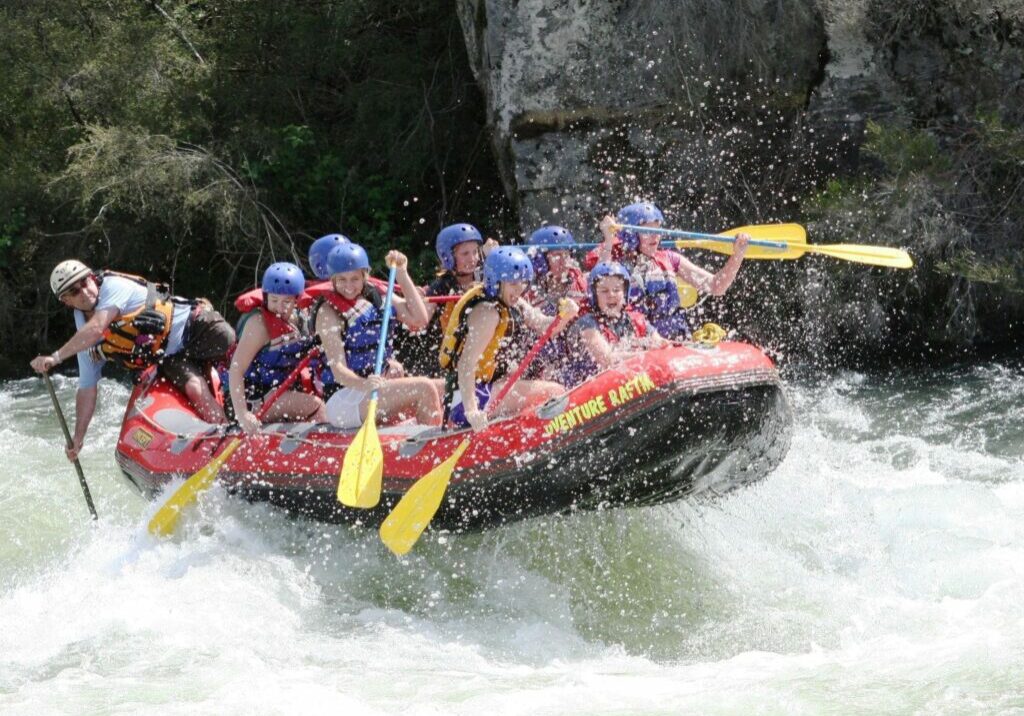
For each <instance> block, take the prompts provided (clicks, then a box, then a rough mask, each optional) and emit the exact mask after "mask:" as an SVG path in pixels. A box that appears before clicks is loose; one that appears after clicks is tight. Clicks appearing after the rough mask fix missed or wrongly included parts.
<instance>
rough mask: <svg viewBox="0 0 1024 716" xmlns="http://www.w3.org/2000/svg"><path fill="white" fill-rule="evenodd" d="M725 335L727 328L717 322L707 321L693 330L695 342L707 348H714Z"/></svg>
mask: <svg viewBox="0 0 1024 716" xmlns="http://www.w3.org/2000/svg"><path fill="white" fill-rule="evenodd" d="M725 337H726V332H725V329H724V328H722V327H721V326H720V325H718V324H717V323H705V324H704V325H703V326H701V327H700V328H698V329H697V330H696V331H694V332H693V342H694V343H699V344H700V345H702V346H704V347H706V348H714V347H715V346H717V345H718V344H719V342H720V341H722V339H724V338H725Z"/></svg>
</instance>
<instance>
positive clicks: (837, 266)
mask: <svg viewBox="0 0 1024 716" xmlns="http://www.w3.org/2000/svg"><path fill="white" fill-rule="evenodd" d="M457 5H458V12H459V15H460V19H461V22H462V25H463V30H464V35H465V38H466V45H467V50H468V53H469V59H470V64H471V66H472V67H473V69H474V72H475V74H476V77H477V80H478V82H479V84H480V86H481V88H482V91H483V92H484V96H485V97H486V102H487V109H488V113H489V121H490V123H491V125H492V128H493V135H492V138H493V143H494V151H495V154H496V156H497V157H498V161H499V165H500V170H501V172H502V179H503V182H504V184H505V187H506V191H507V193H508V195H509V197H510V198H511V199H512V200H513V201H514V202H515V204H516V205H517V206H518V209H519V215H520V229H521V230H522V231H523V232H524V233H526V232H529V231H530V230H531V229H532V228H534V227H536V226H537V225H539V224H540V223H541V222H552V223H561V224H563V225H565V226H567V227H568V228H570V229H571V230H573V231H574V232H576V233H577V236H578V238H583V239H584V240H593V239H594V237H595V235H596V231H595V225H596V222H597V219H598V217H599V216H600V215H601V214H602V213H604V212H606V211H610V210H614V209H615V208H616V207H618V206H621V205H623V204H625V203H628V202H629V201H631V200H633V199H635V198H639V197H642V198H645V199H651V200H653V201H656V202H657V203H658V204H659V205H660V206H661V207H662V208H663V209H665V210H666V213H667V215H668V216H669V220H670V223H671V224H673V225H676V226H681V227H690V228H693V229H697V230H711V229H719V228H724V227H728V226H734V225H739V224H746V223H756V222H768V221H779V220H801V219H802V218H803V215H802V213H801V212H802V204H803V202H804V200H805V199H806V198H807V197H809V196H811V195H813V194H814V193H815V192H816V191H818V190H819V189H820V188H821V187H823V186H825V185H826V183H827V182H828V181H830V180H833V179H844V178H846V177H850V176H855V175H856V174H857V172H858V171H860V169H861V165H862V163H863V158H862V157H861V153H860V151H859V148H860V144H861V142H862V141H863V138H864V128H865V125H866V123H867V122H868V121H869V120H871V121H875V122H883V123H892V124H895V125H901V124H903V125H906V126H925V125H927V124H928V123H931V122H938V123H940V124H941V123H945V122H956V121H957V120H958V118H962V117H963V116H964V113H967V112H977V111H980V110H983V109H986V108H991V110H993V111H997V112H999V113H1000V114H1001V116H1003V117H1004V118H1006V119H1007V120H1008V121H1011V122H1013V121H1016V122H1017V123H1018V124H1019V122H1020V119H1021V117H1022V108H1024V101H1022V97H1024V95H1022V92H1024V82H1022V77H1024V74H1022V73H1024V53H1022V36H1021V35H1022V32H1021V29H1022V18H1024V9H1022V8H1024V0H997V1H996V2H982V1H981V0H937V1H936V2H924V1H923V0H910V1H908V0H896V2H893V1H892V0H788V1H787V2H767V1H765V2H761V1H759V0H738V1H736V2H724V1H722V0H696V1H694V0H679V1H675V0H617V1H616V0H519V1H517V2H512V1H511V0H458V3H457ZM913 218H914V217H910V218H909V219H908V224H907V225H908V226H911V227H912V226H913ZM928 220H929V221H932V223H933V224H936V218H935V216H932V217H928ZM941 224H942V221H938V224H936V226H938V228H936V229H935V230H934V231H933V232H932V234H933V235H936V234H937V235H940V236H942V235H945V234H951V233H959V234H964V235H969V234H971V232H972V229H969V228H963V227H961V228H963V230H962V231H960V229H957V230H956V231H950V230H948V229H947V228H946V227H944V226H940V225H941ZM810 228H811V231H812V238H811V240H812V241H814V240H815V239H816V238H817V239H818V240H821V238H822V237H823V236H828V237H830V238H832V237H834V236H835V235H836V234H837V232H839V230H838V229H837V227H835V226H820V227H815V226H811V227H810ZM816 229H818V231H817V233H815V230H816ZM839 233H841V232H839ZM901 233H902V234H904V235H900V236H891V235H884V236H872V235H867V236H859V237H857V236H855V237H854V239H855V240H862V241H864V242H865V243H889V244H895V245H904V246H907V247H908V248H911V249H912V250H913V251H914V253H915V255H918V256H920V258H921V259H922V261H921V269H920V270H919V271H918V272H916V273H914V274H913V275H911V274H909V273H904V274H898V275H894V274H893V273H892V272H887V271H881V270H878V269H869V268H866V267H862V266H849V265H841V262H836V261H830V260H824V261H815V260H804V261H801V262H787V265H782V262H763V263H762V264H761V265H760V266H759V267H757V268H751V269H745V272H744V274H743V275H744V281H743V282H741V283H745V284H746V285H745V287H742V288H740V289H739V290H738V291H737V294H738V295H734V297H732V298H731V300H730V302H729V305H725V304H724V303H722V302H718V307H719V308H720V309H721V310H729V309H731V310H732V312H733V317H734V318H735V323H736V324H737V325H741V326H743V327H744V328H745V329H746V330H748V331H749V332H751V333H759V332H760V333H768V334H770V335H772V336H774V337H776V338H778V340H779V342H780V344H781V346H780V349H781V350H786V349H788V348H790V347H793V348H796V347H797V345H798V344H799V345H800V346H802V348H803V349H804V350H807V349H808V347H810V348H811V349H812V350H819V351H823V352H827V351H829V350H831V349H832V348H833V347H835V346H846V345H850V344H851V343H860V344H861V345H863V346H864V347H865V348H866V351H867V352H868V353H870V352H871V351H872V350H875V349H877V348H879V347H881V346H882V345H883V344H885V345H886V346H887V347H888V348H890V349H892V348H893V347H896V348H897V349H899V344H900V342H901V341H902V340H904V339H903V338H902V337H901V336H900V333H901V332H902V331H905V330H907V326H914V327H916V328H920V329H921V332H922V335H928V336H930V337H932V338H938V340H939V341H940V342H942V341H946V342H948V343H951V344H955V343H958V342H960V343H963V342H964V339H965V337H966V338H967V340H968V342H969V341H970V340H973V339H974V337H975V336H976V335H982V334H983V333H984V331H981V330H979V326H978V321H979V320H982V318H981V317H982V316H983V315H984V313H985V311H983V310H980V309H981V308H983V306H982V305H981V304H984V303H985V301H986V300H988V299H987V298H984V297H980V301H981V303H980V304H979V303H978V301H975V304H974V305H972V306H971V307H970V310H969V313H970V316H969V318H970V320H968V321H959V322H958V321H957V320H950V319H951V318H954V317H955V314H964V306H962V305H958V300H959V298H958V297H959V296H960V295H961V294H962V293H963V290H964V286H963V281H957V280H954V279H951V278H950V277H949V276H943V275H940V274H938V273H936V272H935V271H934V270H933V266H934V265H935V264H936V263H937V262H940V261H941V260H943V259H946V258H948V257H949V256H948V254H949V251H950V247H949V246H947V245H944V244H943V243H942V241H937V240H935V239H934V238H928V239H927V240H924V239H922V240H921V241H922V244H921V245H915V236H916V234H915V232H914V231H913V230H908V231H904V232H901ZM844 238H845V237H844ZM950 241H953V239H952V238H951V239H950ZM702 260H703V258H702ZM714 261H715V259H713V258H712V259H709V262H710V264H712V265H713V264H714ZM766 264H772V265H771V266H768V265H766ZM794 264H795V265H794ZM974 298H976V299H977V298H979V296H975V297H974ZM710 307H711V308H713V309H714V308H716V304H714V303H713V304H711V306H710ZM989 309H991V310H989V313H990V314H991V316H992V318H993V319H994V318H995V317H996V316H999V314H1000V311H1001V310H1002V307H1001V305H995V304H993V305H992V306H989ZM1021 310H1024V308H1022V309H1021ZM979 311H980V312H979ZM715 312H716V311H712V313H715ZM736 314H741V315H736ZM910 314H920V315H913V316H911V315H910ZM947 314H948V315H947ZM795 316H796V317H799V318H802V319H803V320H794V317H795ZM994 328H995V329H996V330H997V332H998V330H1004V329H1002V328H1000V327H999V326H994ZM787 331H792V332H790V333H787ZM796 332H799V335H797V333H796ZM919 337H920V336H919Z"/></svg>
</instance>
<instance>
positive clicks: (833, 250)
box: [620, 224, 914, 269]
mask: <svg viewBox="0 0 1024 716" xmlns="http://www.w3.org/2000/svg"><path fill="white" fill-rule="evenodd" d="M776 226H785V227H799V228H800V232H801V233H802V234H803V237H802V238H801V239H790V238H787V237H785V235H784V234H782V235H780V234H776V235H775V236H774V237H773V238H775V239H776V241H774V242H772V243H776V244H777V245H778V246H781V247H782V248H783V249H784V250H783V251H782V252H781V253H780V252H777V251H776V252H771V251H769V252H764V251H751V250H748V251H747V254H746V256H745V258H751V259H798V258H800V257H802V256H803V255H804V254H821V255H823V256H830V257H832V258H834V259H842V260H844V261H852V262H855V263H861V264H869V265H871V266H886V267H889V268H900V269H908V268H912V267H913V265H914V262H913V260H912V259H911V258H910V254H908V253H907V252H906V251H903V250H902V249H893V248H890V247H888V246H868V245H863V244H824V245H815V244H808V243H806V241H807V238H806V233H804V232H803V227H800V226H799V225H798V224H778V225H776ZM620 228H623V229H631V230H634V231H642V232H644V233H648V234H662V235H665V236H685V237H688V238H689V239H691V240H690V241H670V242H666V243H667V244H668V246H669V247H672V248H677V249H685V248H695V249H711V250H712V251H717V252H718V253H722V254H732V252H733V248H732V245H733V243H735V241H736V234H739V233H741V232H745V233H748V234H750V235H751V236H754V235H755V233H757V235H758V236H764V235H765V234H764V233H763V232H760V231H758V230H759V229H761V228H762V227H757V226H744V227H740V228H738V229H729V230H728V231H723V232H722V233H721V234H700V233H697V232H695V231H681V230H679V229H662V228H658V227H653V226H632V225H629V224H623V225H620ZM780 233H781V232H780ZM663 245H664V244H663ZM750 245H751V246H753V247H766V246H767V243H766V242H762V241H757V240H752V241H751V242H750Z"/></svg>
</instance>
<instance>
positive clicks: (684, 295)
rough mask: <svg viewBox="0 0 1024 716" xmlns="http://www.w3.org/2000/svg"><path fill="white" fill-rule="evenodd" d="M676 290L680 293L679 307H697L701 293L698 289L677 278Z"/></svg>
mask: <svg viewBox="0 0 1024 716" xmlns="http://www.w3.org/2000/svg"><path fill="white" fill-rule="evenodd" d="M676 290H677V291H679V305H680V306H682V307H683V308H693V307H694V306H696V305H697V299H699V298H700V293H698V291H697V289H696V288H694V287H693V286H691V285H690V284H688V283H686V281H684V280H683V279H681V278H679V277H678V276H676Z"/></svg>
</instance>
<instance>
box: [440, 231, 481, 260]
mask: <svg viewBox="0 0 1024 716" xmlns="http://www.w3.org/2000/svg"><path fill="white" fill-rule="evenodd" d="M467 241H475V242H476V243H478V244H482V243H483V242H484V237H483V236H481V235H480V231H479V229H477V228H476V227H475V226H473V225H472V224H452V225H451V226H446V227H444V228H443V229H441V233H439V234H438V235H437V243H436V247H437V258H439V259H441V266H442V267H444V269H445V270H446V271H454V270H455V254H453V253H452V249H454V248H455V247H456V246H458V245H459V244H464V243H466V242H467Z"/></svg>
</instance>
